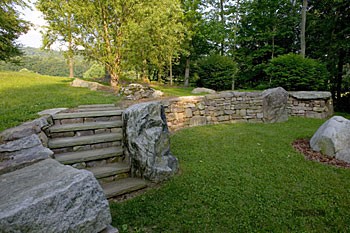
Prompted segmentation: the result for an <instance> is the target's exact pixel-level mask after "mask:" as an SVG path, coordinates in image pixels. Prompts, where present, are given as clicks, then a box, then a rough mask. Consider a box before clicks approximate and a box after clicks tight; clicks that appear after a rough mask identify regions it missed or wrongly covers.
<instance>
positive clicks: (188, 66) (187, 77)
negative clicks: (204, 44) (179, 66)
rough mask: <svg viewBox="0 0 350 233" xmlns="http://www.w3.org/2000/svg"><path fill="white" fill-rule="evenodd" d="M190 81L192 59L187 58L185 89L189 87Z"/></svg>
mask: <svg viewBox="0 0 350 233" xmlns="http://www.w3.org/2000/svg"><path fill="white" fill-rule="evenodd" d="M189 79H190V57H187V58H186V68H185V83H184V85H185V87H188V85H189Z"/></svg>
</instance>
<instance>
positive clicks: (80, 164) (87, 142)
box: [46, 104, 147, 198]
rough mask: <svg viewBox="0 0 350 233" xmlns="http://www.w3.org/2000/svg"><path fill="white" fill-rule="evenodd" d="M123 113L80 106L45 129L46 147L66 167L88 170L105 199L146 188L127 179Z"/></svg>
mask: <svg viewBox="0 0 350 233" xmlns="http://www.w3.org/2000/svg"><path fill="white" fill-rule="evenodd" d="M122 113H123V110H122V109H119V108H117V107H116V106H115V105H113V104H111V105H109V104H103V105H81V106H78V107H77V108H75V109H69V110H67V111H65V112H60V113H57V114H54V115H52V118H53V122H54V124H53V125H52V126H51V127H49V128H48V129H47V130H46V134H47V135H48V137H49V141H48V147H49V148H50V149H51V150H52V151H53V152H54V155H53V156H54V158H55V159H56V160H57V161H58V162H60V163H62V164H65V165H71V166H73V167H75V168H78V169H85V170H88V171H91V172H92V173H93V174H94V176H95V178H96V179H97V180H98V181H99V183H100V185H101V187H102V188H103V191H104V193H105V195H106V197H107V198H114V197H118V196H121V195H123V194H126V193H130V192H133V191H138V190H140V189H144V188H145V187H147V182H146V181H145V180H142V179H139V178H131V177H130V164H129V163H128V162H127V161H125V160H126V158H125V156H124V152H123V142H122V141H123V129H122V125H123V123H122Z"/></svg>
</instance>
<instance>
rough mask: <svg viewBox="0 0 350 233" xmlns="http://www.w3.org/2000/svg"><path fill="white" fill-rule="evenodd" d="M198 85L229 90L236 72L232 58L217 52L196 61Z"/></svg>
mask: <svg viewBox="0 0 350 233" xmlns="http://www.w3.org/2000/svg"><path fill="white" fill-rule="evenodd" d="M197 69H198V70H197V72H198V75H199V80H198V86H203V87H207V88H211V89H214V90H218V91H221V90H230V89H231V85H232V78H233V75H234V73H235V72H236V69H237V68H236V63H235V62H234V61H233V60H232V58H230V57H227V56H221V55H218V54H213V55H209V56H207V57H204V58H202V59H200V60H199V61H198V68H197Z"/></svg>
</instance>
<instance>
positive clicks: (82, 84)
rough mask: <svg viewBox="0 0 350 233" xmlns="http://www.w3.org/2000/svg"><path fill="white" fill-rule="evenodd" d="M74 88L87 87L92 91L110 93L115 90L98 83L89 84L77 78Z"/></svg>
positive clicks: (74, 81)
mask: <svg viewBox="0 0 350 233" xmlns="http://www.w3.org/2000/svg"><path fill="white" fill-rule="evenodd" d="M71 85H72V87H87V88H89V89H90V90H92V91H108V92H113V88H111V87H109V86H105V85H102V84H99V83H97V82H89V81H85V80H82V79H79V78H75V79H74V80H73V82H72V84H71Z"/></svg>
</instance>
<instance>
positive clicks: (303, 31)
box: [300, 0, 307, 58]
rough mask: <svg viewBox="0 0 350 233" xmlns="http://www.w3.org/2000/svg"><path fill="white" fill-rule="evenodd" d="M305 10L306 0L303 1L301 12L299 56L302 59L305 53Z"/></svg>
mask: <svg viewBox="0 0 350 233" xmlns="http://www.w3.org/2000/svg"><path fill="white" fill-rule="evenodd" d="M306 9H307V0H303V8H302V10H301V32H300V46H301V47H300V54H301V56H302V57H303V58H304V57H305V52H306V41H305V30H306Z"/></svg>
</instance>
